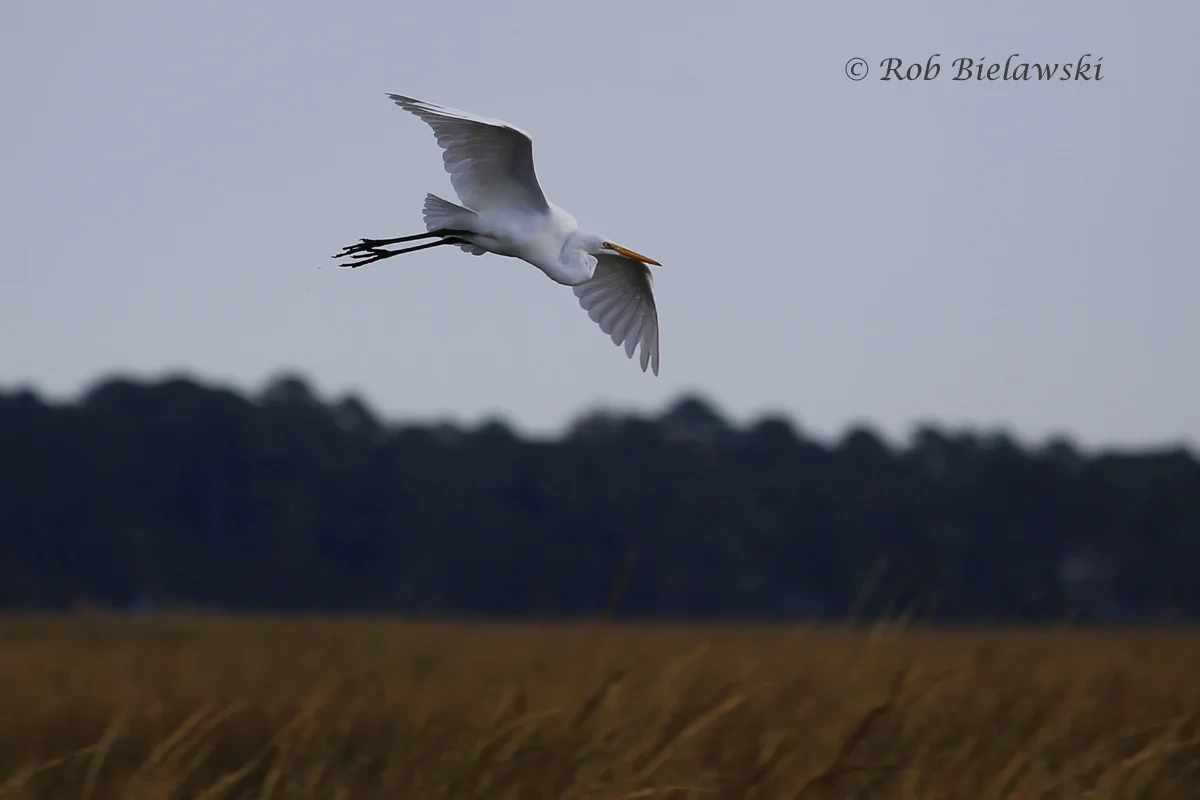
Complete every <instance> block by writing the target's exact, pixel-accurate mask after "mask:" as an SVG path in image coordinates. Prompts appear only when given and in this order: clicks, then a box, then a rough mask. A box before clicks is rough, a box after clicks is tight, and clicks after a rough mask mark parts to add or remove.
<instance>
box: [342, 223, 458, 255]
mask: <svg viewBox="0 0 1200 800" xmlns="http://www.w3.org/2000/svg"><path fill="white" fill-rule="evenodd" d="M468 233H470V231H460V230H454V229H452V228H439V229H438V230H436V231H429V232H428V233H417V234H413V235H412V236H397V237H395V238H393V239H360V240H359V242H358V244H352V245H348V246H346V247H343V248H342V252H340V253H338V254H336V255H335V256H333V257H334V258H344V257H346V256H348V255H353V254H355V253H370V252H374V251H376V250H378V249H379V248H380V247H385V246H387V245H389V244H400V243H401V242H415V241H417V240H418V239H433V238H435V237H439V236H440V237H445V236H465V235H466V234H468ZM396 252H411V251H409V250H398V251H396ZM360 257H361V256H360Z"/></svg>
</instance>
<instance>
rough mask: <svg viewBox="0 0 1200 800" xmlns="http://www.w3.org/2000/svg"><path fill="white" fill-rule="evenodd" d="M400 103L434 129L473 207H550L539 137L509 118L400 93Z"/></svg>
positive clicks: (463, 197) (454, 181)
mask: <svg viewBox="0 0 1200 800" xmlns="http://www.w3.org/2000/svg"><path fill="white" fill-rule="evenodd" d="M388 97H390V98H391V99H392V100H393V101H394V102H395V103H396V105H398V106H400V107H401V108H403V109H404V110H405V111H408V112H410V113H412V114H415V115H416V116H418V117H420V118H421V119H422V120H424V121H425V122H426V123H428V124H429V127H431V128H433V133H434V136H435V137H436V138H437V143H438V145H439V146H441V148H442V149H443V150H444V151H445V152H443V153H442V161H443V162H444V163H445V165H446V172H448V173H450V183H451V185H452V186H453V187H454V191H455V193H456V194H458V199H459V200H460V201H461V202H462V204H463V205H465V206H466V207H467V208H469V209H471V210H472V211H486V210H488V209H491V208H504V209H506V210H521V209H527V210H530V211H542V212H545V211H547V210H548V208H549V206H548V204H547V203H546V196H545V195H544V194H543V193H542V187H541V186H540V185H539V184H538V180H537V174H536V172H534V169H533V139H532V138H531V137H530V136H529V134H528V133H526V132H525V131H523V130H521V129H520V128H517V127H514V126H512V125H509V124H508V123H507V122H504V121H502V120H498V119H491V118H489V117H481V116H479V115H477V114H472V113H470V112H468V111H460V110H459V109H457V108H448V107H446V106H439V105H436V104H434V103H427V102H425V101H423V100H415V99H413V98H411V97H404V96H402V95H398V94H389V95H388Z"/></svg>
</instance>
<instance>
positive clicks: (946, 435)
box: [0, 374, 1200, 624]
mask: <svg viewBox="0 0 1200 800" xmlns="http://www.w3.org/2000/svg"><path fill="white" fill-rule="evenodd" d="M0 486H2V487H3V488H2V489H0V608H4V609H6V610H36V609H49V610H57V609H69V608H72V607H76V606H78V605H80V604H84V605H87V606H99V607H106V608H117V609H122V610H141V611H150V610H155V609H181V608H182V609H211V610H221V611H244V612H300V611H303V612H347V613H348V612H381V613H400V614H439V615H470V616H503V617H523V616H529V617H555V616H590V615H597V614H604V613H611V614H616V615H619V616H625V617H657V618H673V619H702V618H708V619H713V618H760V619H824V620H838V619H846V618H850V617H854V618H860V619H868V618H877V617H880V616H899V615H912V616H915V617H917V618H920V619H923V620H928V621H939V622H947V623H964V624H965V623H986V622H991V623H1013V622H1034V621H1036V622H1053V621H1068V620H1070V621H1076V622H1093V623H1106V624H1107V623H1178V622H1193V621H1195V620H1197V619H1198V618H1200V461H1198V460H1197V458H1196V457H1195V455H1194V454H1192V453H1191V452H1189V451H1188V450H1187V449H1186V448H1184V447H1182V446H1181V447H1178V448H1168V449H1162V450H1154V451H1150V450H1147V451H1142V452H1136V453H1127V452H1120V453H1117V452H1095V453H1089V452H1084V451H1083V450H1081V449H1080V448H1079V447H1077V446H1075V445H1074V444H1072V443H1071V442H1070V441H1068V440H1066V439H1061V438H1060V439H1053V440H1050V441H1047V442H1045V443H1042V444H1039V445H1037V446H1023V445H1021V444H1019V443H1018V442H1016V441H1015V440H1014V439H1013V438H1012V437H1010V436H1008V435H1006V434H1004V433H1002V432H999V433H998V432H979V431H972V430H946V429H942V428H939V427H937V426H934V425H926V426H923V427H920V428H919V429H917V430H915V431H914V433H913V435H912V436H911V437H910V438H909V440H907V441H906V442H905V443H904V444H903V445H893V444H889V443H888V442H887V441H885V440H884V439H883V438H882V437H881V436H879V435H878V434H877V433H875V432H874V431H872V430H871V429H870V428H869V427H866V426H858V427H854V428H852V429H850V430H848V431H847V432H846V433H845V434H844V435H842V436H841V437H839V438H838V439H837V440H836V441H833V442H826V443H823V442H820V441H818V440H816V439H814V438H810V437H808V436H806V435H805V434H804V433H803V432H802V431H801V430H799V429H798V428H797V426H796V424H794V423H793V422H792V421H790V420H788V419H785V418H782V417H766V418H763V419H760V420H758V421H756V422H754V423H752V424H749V425H746V426H743V427H737V426H734V425H731V424H729V423H728V422H727V421H726V420H725V419H724V418H723V417H722V415H721V414H720V412H719V411H718V410H716V409H715V408H714V407H713V405H712V404H710V403H709V402H707V401H706V400H704V399H703V398H701V397H699V396H686V397H682V398H680V399H679V400H677V402H675V403H674V404H673V405H671V406H670V407H669V408H667V409H666V410H665V411H664V412H662V413H661V414H659V415H657V416H633V415H622V414H616V413H610V412H605V411H595V412H590V413H587V414H584V415H583V416H581V417H579V418H578V419H577V420H576V421H575V422H574V423H573V424H572V425H571V426H570V428H569V430H568V431H567V432H566V433H565V434H564V435H562V436H561V437H559V438H556V439H552V440H543V439H532V438H526V437H522V436H520V435H518V434H516V433H514V432H513V431H512V430H511V429H510V428H509V427H508V426H507V425H505V424H504V423H503V422H498V421H492V422H488V423H485V424H482V425H478V426H473V427H456V426H453V425H445V424H443V425H432V424H429V425H416V424H400V423H395V422H390V421H386V420H382V419H380V418H379V416H377V415H376V414H375V413H373V412H372V411H371V410H370V408H369V407H368V405H367V404H366V403H365V402H363V401H362V400H361V399H358V398H355V397H353V396H349V397H344V398H340V399H337V400H330V401H326V400H323V399H321V398H319V397H318V396H317V395H316V393H315V392H314V391H313V390H312V388H311V387H310V385H309V383H308V382H307V380H306V379H305V378H304V377H302V376H299V375H296V374H281V375H279V376H277V377H276V378H274V379H273V380H272V381H270V382H269V384H268V385H267V387H266V388H265V390H264V391H262V392H261V393H258V394H257V395H254V396H251V395H250V394H246V393H239V392H237V391H233V390H229V389H225V388H218V387H215V386H211V385H207V384H205V383H203V382H200V381H198V380H196V379H194V378H190V377H173V378H167V379H163V380H157V381H136V380H131V379H126V378H122V377H111V378H107V379H105V380H103V381H101V382H99V383H97V384H96V385H95V386H93V388H91V389H90V390H88V391H87V392H85V393H84V394H82V395H81V396H80V397H79V398H77V399H75V400H72V401H69V402H63V403H52V402H49V401H47V400H46V399H44V398H43V397H41V396H40V395H39V394H37V393H36V392H34V391H31V390H28V389H19V390H10V391H7V392H4V393H0Z"/></svg>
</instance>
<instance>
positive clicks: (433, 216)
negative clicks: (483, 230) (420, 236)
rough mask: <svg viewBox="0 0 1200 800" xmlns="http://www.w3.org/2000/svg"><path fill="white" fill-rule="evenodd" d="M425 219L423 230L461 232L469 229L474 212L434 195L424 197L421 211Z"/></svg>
mask: <svg viewBox="0 0 1200 800" xmlns="http://www.w3.org/2000/svg"><path fill="white" fill-rule="evenodd" d="M421 212H422V216H423V217H424V218H425V230H427V231H437V230H442V229H444V228H449V229H450V230H462V229H464V228H466V229H469V228H471V227H472V226H471V221H472V219H473V218H474V217H475V212H474V211H472V210H471V209H469V208H463V207H462V206H460V205H455V204H454V203H451V202H450V201H449V200H443V199H442V198H440V197H438V196H437V195H436V194H427V195H425V207H424V208H423V209H422V210H421Z"/></svg>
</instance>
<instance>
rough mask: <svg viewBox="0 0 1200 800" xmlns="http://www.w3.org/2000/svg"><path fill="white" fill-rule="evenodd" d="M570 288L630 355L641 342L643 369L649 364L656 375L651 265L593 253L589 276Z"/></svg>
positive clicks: (592, 315)
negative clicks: (594, 257)
mask: <svg viewBox="0 0 1200 800" xmlns="http://www.w3.org/2000/svg"><path fill="white" fill-rule="evenodd" d="M572 289H573V291H574V292H575V296H576V297H578V298H579V305H580V306H582V307H583V309H584V310H585V311H587V312H588V316H589V317H591V319H592V321H593V322H596V323H598V324H599V325H600V330H602V331H604V332H605V333H607V334H608V335H609V336H611V337H612V340H613V344H615V345H617V346H618V347H619V346H621V345H624V347H625V355H627V356H628V357H629V358H633V353H634V350H635V349H636V348H637V346H638V345H639V344H640V345H641V346H642V352H641V362H642V372H645V371H646V366H647V365H649V366H650V367H651V369H653V371H654V374H655V375H658V308H657V307H656V306H655V304H654V292H653V289H652V286H651V278H650V268H649V267H648V266H646V265H645V264H643V263H642V262H640V261H635V260H634V259H632V258H625V257H624V256H617V255H607V254H601V255H598V256H596V271H595V273H594V274H593V275H592V278H591V280H588V281H584V282H583V283H581V284H579V285H578V286H574V287H572Z"/></svg>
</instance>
